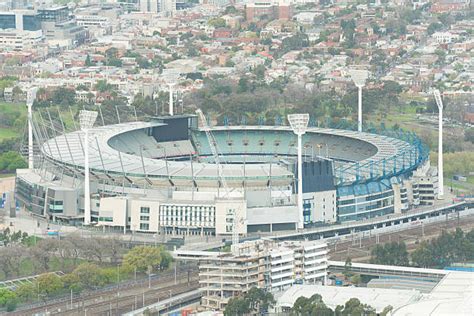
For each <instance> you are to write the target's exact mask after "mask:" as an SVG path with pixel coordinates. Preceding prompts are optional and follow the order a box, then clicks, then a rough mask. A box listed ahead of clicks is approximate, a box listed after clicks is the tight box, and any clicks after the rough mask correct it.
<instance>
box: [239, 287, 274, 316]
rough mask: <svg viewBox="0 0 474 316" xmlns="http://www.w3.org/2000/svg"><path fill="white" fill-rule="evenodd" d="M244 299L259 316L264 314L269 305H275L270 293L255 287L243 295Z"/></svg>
mask: <svg viewBox="0 0 474 316" xmlns="http://www.w3.org/2000/svg"><path fill="white" fill-rule="evenodd" d="M244 299H246V300H247V301H248V302H249V306H250V308H251V309H252V310H254V311H255V312H257V313H258V314H261V315H262V314H264V313H266V312H267V311H268V308H269V307H270V306H271V305H273V304H275V299H274V298H273V295H272V293H270V292H267V291H265V290H263V289H259V288H256V287H253V288H251V289H250V290H249V291H248V292H247V293H246V294H245V295H244Z"/></svg>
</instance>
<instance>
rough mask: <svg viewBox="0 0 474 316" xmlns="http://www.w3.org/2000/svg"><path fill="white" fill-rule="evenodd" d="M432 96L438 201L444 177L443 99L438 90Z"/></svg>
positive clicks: (442, 194) (441, 194) (441, 197)
mask: <svg viewBox="0 0 474 316" xmlns="http://www.w3.org/2000/svg"><path fill="white" fill-rule="evenodd" d="M433 95H434V97H435V100H436V105H438V199H443V196H444V175H443V172H444V170H443V107H444V106H443V99H441V94H440V92H439V90H437V89H434V90H433Z"/></svg>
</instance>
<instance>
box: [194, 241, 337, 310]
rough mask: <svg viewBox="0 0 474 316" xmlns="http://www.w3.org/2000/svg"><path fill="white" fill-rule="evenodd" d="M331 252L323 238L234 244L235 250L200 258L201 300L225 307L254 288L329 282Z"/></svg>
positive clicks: (274, 289)
mask: <svg viewBox="0 0 474 316" xmlns="http://www.w3.org/2000/svg"><path fill="white" fill-rule="evenodd" d="M327 254H328V249H327V244H326V243H324V242H321V241H291V242H290V241H287V242H275V241H272V240H266V239H260V240H255V241H247V242H243V243H240V244H237V245H233V246H232V252H231V253H220V254H219V255H217V256H209V257H207V258H203V259H201V260H200V263H199V283H200V284H201V289H202V291H203V297H202V301H201V303H202V305H203V306H204V307H206V308H209V309H224V308H225V306H226V305H227V303H228V301H229V299H231V298H232V297H235V296H239V295H242V294H245V293H246V292H247V291H249V290H250V289H251V288H252V287H257V288H262V289H265V290H268V291H277V290H278V291H280V290H283V289H286V288H288V287H290V286H291V285H292V284H294V283H298V284H323V283H324V284H325V283H326V275H327V272H326V269H327V260H328V258H327Z"/></svg>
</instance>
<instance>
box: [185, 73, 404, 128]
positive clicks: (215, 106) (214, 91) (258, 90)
mask: <svg viewBox="0 0 474 316" xmlns="http://www.w3.org/2000/svg"><path fill="white" fill-rule="evenodd" d="M263 71H265V67H263ZM260 72H261V71H259V67H256V68H255V69H254V72H253V74H252V75H250V76H244V77H242V78H240V80H239V81H238V82H230V81H228V80H225V79H219V78H217V79H208V78H205V79H204V87H203V88H202V89H200V90H198V91H196V92H194V93H192V94H190V95H188V96H186V99H185V103H186V104H193V105H194V106H196V107H198V108H200V109H202V110H203V111H204V112H205V113H207V114H209V115H213V116H215V117H216V118H217V121H218V122H219V123H220V124H222V122H223V120H224V118H227V119H228V120H229V121H230V122H231V123H239V122H241V121H242V118H245V120H246V121H247V123H256V122H257V121H258V118H259V117H261V116H262V117H266V118H273V117H275V116H277V115H280V116H282V117H285V116H286V114H288V113H292V112H305V113H309V114H310V115H311V116H313V117H317V118H318V119H322V120H324V118H325V117H331V118H332V119H333V120H339V119H356V106H357V91H356V90H355V89H354V90H351V91H349V92H348V93H345V94H338V93H334V92H320V91H318V85H319V83H320V78H315V79H314V82H313V83H312V84H313V87H314V89H315V91H314V93H313V92H312V91H310V90H308V88H307V87H305V86H302V85H295V84H291V83H289V80H288V78H285V77H281V78H279V79H276V80H274V81H273V82H271V83H269V84H267V83H265V81H264V80H263V77H264V76H263V75H261V74H260ZM401 92H402V88H401V86H400V85H399V84H398V83H396V82H393V81H387V82H384V84H383V85H381V86H380V87H378V88H374V89H371V90H367V91H365V92H364V112H366V113H373V112H376V111H379V112H381V113H387V109H390V108H391V107H394V106H399V105H400V101H399V94H400V93H401Z"/></svg>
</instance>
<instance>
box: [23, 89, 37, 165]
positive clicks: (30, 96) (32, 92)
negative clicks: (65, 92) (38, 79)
mask: <svg viewBox="0 0 474 316" xmlns="http://www.w3.org/2000/svg"><path fill="white" fill-rule="evenodd" d="M37 92H38V88H36V87H33V88H30V89H28V91H27V93H26V106H27V107H28V169H33V168H34V164H33V103H34V102H35V99H36V93H37Z"/></svg>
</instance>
